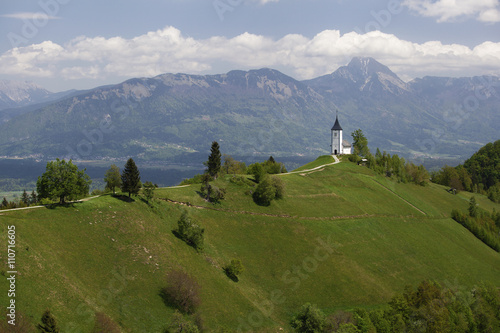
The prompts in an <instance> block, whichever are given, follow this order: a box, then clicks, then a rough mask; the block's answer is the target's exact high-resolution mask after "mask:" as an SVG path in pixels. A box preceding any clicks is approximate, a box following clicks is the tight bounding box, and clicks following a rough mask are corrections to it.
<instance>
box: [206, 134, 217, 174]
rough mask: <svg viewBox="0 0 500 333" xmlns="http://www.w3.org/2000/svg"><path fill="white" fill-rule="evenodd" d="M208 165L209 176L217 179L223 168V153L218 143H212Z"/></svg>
mask: <svg viewBox="0 0 500 333" xmlns="http://www.w3.org/2000/svg"><path fill="white" fill-rule="evenodd" d="M206 164H207V167H208V170H207V172H208V174H209V175H210V176H211V177H213V178H217V175H218V174H219V172H220V168H221V153H220V150H219V144H218V143H217V141H214V142H212V148H210V156H208V161H207V163H206Z"/></svg>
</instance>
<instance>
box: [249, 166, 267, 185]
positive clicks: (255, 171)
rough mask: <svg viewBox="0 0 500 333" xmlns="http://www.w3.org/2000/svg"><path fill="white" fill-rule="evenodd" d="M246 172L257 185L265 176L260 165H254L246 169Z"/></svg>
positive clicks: (264, 171)
mask: <svg viewBox="0 0 500 333" xmlns="http://www.w3.org/2000/svg"><path fill="white" fill-rule="evenodd" d="M248 172H249V173H250V174H252V175H253V178H254V179H255V181H256V182H257V183H260V181H261V180H262V179H263V178H264V176H265V175H266V170H264V167H263V166H262V164H260V163H254V164H252V165H250V166H249V167H248Z"/></svg>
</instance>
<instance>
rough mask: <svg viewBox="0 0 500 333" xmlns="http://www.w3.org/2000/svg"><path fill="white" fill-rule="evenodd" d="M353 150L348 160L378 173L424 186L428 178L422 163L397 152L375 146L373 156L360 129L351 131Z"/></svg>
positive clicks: (399, 180) (403, 181)
mask: <svg viewBox="0 0 500 333" xmlns="http://www.w3.org/2000/svg"><path fill="white" fill-rule="evenodd" d="M351 135H352V138H353V152H352V154H351V155H350V156H349V160H350V161H351V162H354V163H364V164H366V166H367V167H368V168H370V169H372V170H374V171H375V172H377V173H378V174H381V175H385V176H386V177H389V178H394V179H396V180H397V181H398V182H402V183H414V184H417V185H421V186H424V185H425V184H426V182H427V181H428V179H429V173H428V172H427V170H426V169H425V167H424V166H423V165H418V166H417V165H415V164H413V163H412V162H409V161H406V160H405V159H404V158H402V157H399V156H398V155H397V154H394V155H392V156H391V154H388V153H386V152H385V151H384V152H383V153H382V152H380V150H379V149H378V148H377V152H376V153H375V156H373V155H372V153H371V152H370V149H369V148H368V140H367V138H366V137H365V135H364V134H363V131H362V130H361V129H358V130H355V131H354V132H352V134H351Z"/></svg>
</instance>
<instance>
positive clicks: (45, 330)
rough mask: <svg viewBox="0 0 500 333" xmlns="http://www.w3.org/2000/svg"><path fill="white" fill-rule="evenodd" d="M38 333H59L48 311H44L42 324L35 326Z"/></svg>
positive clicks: (54, 320)
mask: <svg viewBox="0 0 500 333" xmlns="http://www.w3.org/2000/svg"><path fill="white" fill-rule="evenodd" d="M36 328H37V329H38V332H40V333H59V327H57V322H56V319H55V318H54V316H52V314H51V313H50V310H46V311H45V312H44V313H43V316H42V323H41V324H38V325H37V326H36Z"/></svg>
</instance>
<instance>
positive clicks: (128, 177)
mask: <svg viewBox="0 0 500 333" xmlns="http://www.w3.org/2000/svg"><path fill="white" fill-rule="evenodd" d="M121 188H122V191H123V192H128V197H129V198H130V195H131V194H134V195H137V194H138V193H139V189H140V188H141V176H140V173H139V169H138V168H137V165H135V162H134V160H133V159H132V158H129V159H128V161H127V163H126V164H125V168H124V169H123V172H122V187H121Z"/></svg>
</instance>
